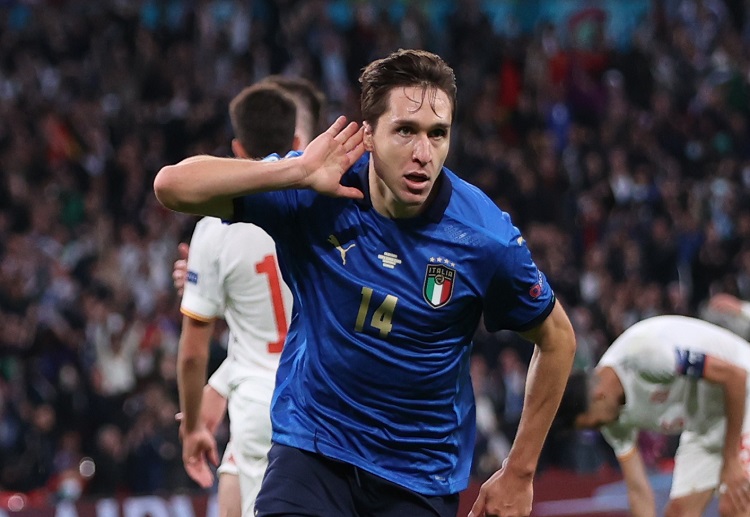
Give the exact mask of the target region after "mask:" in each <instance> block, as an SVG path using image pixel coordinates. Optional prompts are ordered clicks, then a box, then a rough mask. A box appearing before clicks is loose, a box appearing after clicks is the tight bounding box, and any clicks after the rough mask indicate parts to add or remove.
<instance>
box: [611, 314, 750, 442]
mask: <svg viewBox="0 0 750 517" xmlns="http://www.w3.org/2000/svg"><path fill="white" fill-rule="evenodd" d="M707 356H715V357H717V358H719V359H722V360H724V361H727V362H729V363H732V364H735V365H737V366H741V367H742V368H745V369H746V370H749V371H750V344H749V343H748V342H747V341H745V340H744V339H742V338H740V337H739V336H737V335H736V334H733V333H732V332H730V331H728V330H725V329H723V328H721V327H718V326H716V325H713V324H711V323H707V322H705V321H701V320H698V319H694V318H687V317H683V316H656V317H654V318H650V319H647V320H643V321H641V322H638V323H636V324H635V325H633V326H632V327H630V328H629V329H627V330H626V331H625V332H624V333H623V334H622V335H621V336H620V337H619V338H617V339H616V340H615V341H614V343H612V345H611V346H610V347H609V349H608V350H607V351H606V352H605V354H604V355H603V356H602V358H601V360H600V361H599V366H609V367H611V368H613V369H614V370H615V372H616V373H617V376H618V377H619V379H620V382H621V383H622V386H623V388H624V390H625V405H624V406H623V407H622V410H621V412H620V417H619V419H618V420H617V421H616V422H613V423H612V424H609V425H607V426H605V427H603V428H602V433H603V434H604V437H605V438H606V439H607V441H608V442H609V444H610V445H611V446H612V448H613V449H614V451H615V453H616V454H617V455H618V456H623V455H625V454H627V453H629V452H630V451H631V450H632V449H633V448H634V447H635V445H636V439H637V436H638V431H639V430H641V429H648V430H653V431H658V432H661V433H665V434H679V433H681V432H682V431H683V430H690V431H693V432H695V433H698V434H704V433H708V432H709V431H710V430H711V429H712V428H713V429H715V428H716V427H715V426H716V424H717V423H718V422H720V421H722V420H723V419H724V396H723V393H722V389H721V386H719V385H718V384H714V383H710V382H707V381H705V380H704V379H703V371H704V370H703V369H704V366H705V361H706V357H707ZM709 360H710V359H709ZM745 421H746V422H747V415H746V419H745ZM719 438H721V437H719Z"/></svg>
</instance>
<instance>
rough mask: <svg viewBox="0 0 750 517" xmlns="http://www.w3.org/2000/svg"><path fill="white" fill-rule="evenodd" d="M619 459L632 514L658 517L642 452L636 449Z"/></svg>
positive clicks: (635, 516) (640, 516)
mask: <svg viewBox="0 0 750 517" xmlns="http://www.w3.org/2000/svg"><path fill="white" fill-rule="evenodd" d="M618 461H619V462H620V468H621V470H622V475H623V477H624V478H625V486H626V487H627V490H628V501H629V503H630V512H631V514H632V515H633V516H634V517H656V501H655V500H654V493H653V490H651V485H650V483H649V481H648V475H647V474H646V467H645V466H644V464H643V458H642V457H641V454H640V452H639V451H638V450H637V449H636V450H634V451H632V452H631V453H630V454H629V455H628V457H627V458H618Z"/></svg>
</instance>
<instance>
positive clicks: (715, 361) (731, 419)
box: [703, 356, 747, 462]
mask: <svg viewBox="0 0 750 517" xmlns="http://www.w3.org/2000/svg"><path fill="white" fill-rule="evenodd" d="M703 377H704V379H705V380H707V381H709V382H713V383H716V384H719V385H720V386H721V388H722V392H723V394H724V412H725V415H726V422H727V423H726V431H725V438H724V461H725V462H727V461H732V460H736V458H737V454H738V452H739V450H740V441H741V439H742V423H743V421H744V419H745V397H746V393H747V388H746V383H747V372H746V371H745V370H744V369H743V368H740V367H738V366H735V365H734V364H731V363H729V362H727V361H724V360H722V359H719V358H717V357H715V356H708V357H707V358H706V366H705V370H704V373H703Z"/></svg>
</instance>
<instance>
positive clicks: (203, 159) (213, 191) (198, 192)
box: [154, 156, 305, 218]
mask: <svg viewBox="0 0 750 517" xmlns="http://www.w3.org/2000/svg"><path fill="white" fill-rule="evenodd" d="M304 177H305V171H304V168H303V167H302V166H301V162H300V160H299V159H298V158H292V159H288V160H279V161H275V162H260V161H253V160H245V159H239V158H219V157H216V156H193V157H191V158H187V159H185V160H183V161H181V162H179V163H177V164H175V165H167V166H165V167H163V168H162V169H161V170H160V171H159V173H158V174H157V175H156V178H155V179H154V192H155V194H156V197H157V199H158V200H159V201H160V202H161V203H162V204H163V205H164V206H166V207H167V208H169V209H171V210H175V211H177V212H185V213H191V214H200V215H212V216H217V217H223V218H228V217H230V216H231V210H232V199H233V198H236V197H239V196H243V195H246V194H253V193H258V192H266V191H270V190H280V189H284V188H292V187H294V186H295V185H298V184H299V183H300V182H301V181H302V179H303V178H304Z"/></svg>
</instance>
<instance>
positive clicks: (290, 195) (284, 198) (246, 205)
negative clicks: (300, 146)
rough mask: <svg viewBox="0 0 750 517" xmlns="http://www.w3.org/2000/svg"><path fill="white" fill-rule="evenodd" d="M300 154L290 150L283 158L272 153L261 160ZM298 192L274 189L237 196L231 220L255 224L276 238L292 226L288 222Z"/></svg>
mask: <svg viewBox="0 0 750 517" xmlns="http://www.w3.org/2000/svg"><path fill="white" fill-rule="evenodd" d="M301 154H302V153H301V152H299V151H291V152H290V153H288V154H287V155H286V156H284V158H279V156H278V155H277V154H272V155H269V156H267V157H265V158H264V159H263V161H278V160H281V159H283V160H287V159H291V158H296V157H299V156H300V155H301ZM298 192H299V191H297V190H276V191H271V192H264V193H260V194H251V195H248V196H241V197H237V198H235V199H234V200H233V212H232V219H231V222H233V223H253V224H256V225H258V226H260V227H261V228H263V229H264V230H265V231H266V232H268V234H269V235H271V236H273V237H274V239H278V238H280V237H282V236H283V234H284V233H285V232H288V231H289V229H290V227H292V226H293V225H292V224H290V218H291V217H293V215H294V208H295V206H296V205H297V202H296V201H297V194H298Z"/></svg>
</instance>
